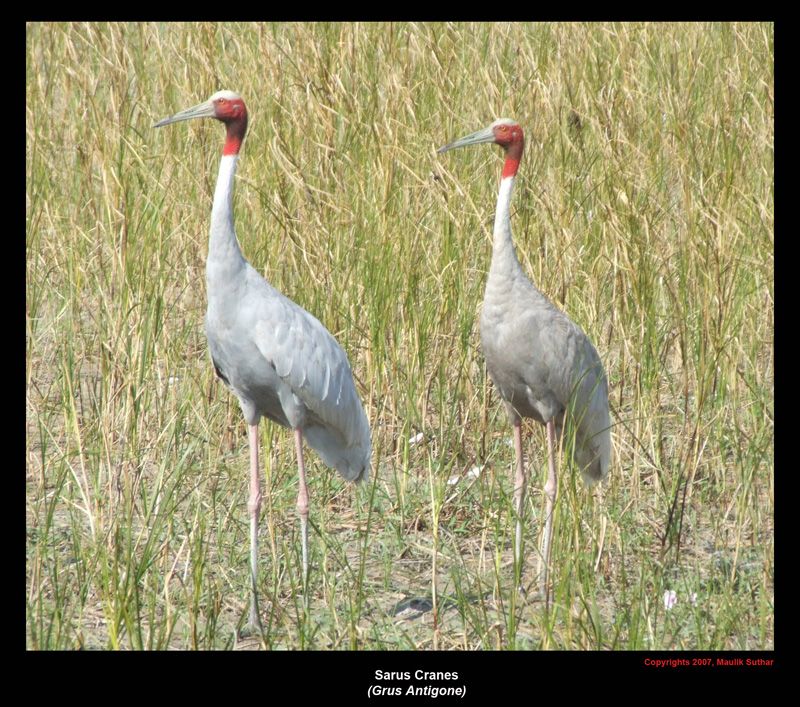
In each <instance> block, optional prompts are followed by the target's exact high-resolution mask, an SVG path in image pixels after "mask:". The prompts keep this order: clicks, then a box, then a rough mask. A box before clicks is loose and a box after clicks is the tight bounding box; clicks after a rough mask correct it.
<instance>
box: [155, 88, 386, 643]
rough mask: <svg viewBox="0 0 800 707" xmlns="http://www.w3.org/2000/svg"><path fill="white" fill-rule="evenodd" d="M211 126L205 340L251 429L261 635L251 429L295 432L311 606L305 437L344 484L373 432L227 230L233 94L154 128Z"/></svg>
mask: <svg viewBox="0 0 800 707" xmlns="http://www.w3.org/2000/svg"><path fill="white" fill-rule="evenodd" d="M192 118H216V119H217V120H219V121H221V122H222V123H223V124H224V125H225V127H226V128H227V134H226V139H225V148H224V150H223V152H222V160H221V162H220V166H219V177H218V178H217V186H216V189H215V191H214V202H213V206H212V208H211V236H210V240H209V244H208V260H207V262H206V284H207V288H208V310H207V312H206V338H207V339H208V348H209V350H210V351H211V360H212V362H213V363H214V369H215V371H216V372H217V375H218V376H219V377H220V378H221V379H222V381H223V382H224V383H225V384H226V385H227V386H228V387H229V388H230V389H231V391H232V392H233V393H234V395H236V397H237V398H239V404H240V406H241V408H242V413H244V418H245V420H246V421H247V424H248V425H249V428H250V434H249V442H250V499H249V502H248V504H247V508H248V511H249V513H250V580H251V581H250V596H251V602H250V631H251V632H252V633H256V632H259V633H263V629H262V627H261V617H260V616H259V612H258V595H257V591H256V579H257V572H258V516H259V511H260V510H261V482H260V480H259V474H258V422H259V420H260V419H261V418H262V417H266V418H268V419H270V420H272V421H273V422H277V423H278V424H279V425H283V426H284V427H289V428H291V429H292V430H293V432H294V442H295V449H296V453H297V470H298V473H299V476H300V492H299V493H298V496H297V511H298V513H299V514H300V525H301V531H302V543H303V587H304V592H305V601H306V604H307V603H308V508H309V502H308V489H307V488H306V472H305V465H304V462H303V438H304V437H305V440H306V441H307V442H308V444H309V446H310V447H311V448H312V449H314V450H316V452H317V453H318V454H319V455H320V457H321V458H322V461H323V462H325V464H326V465H327V466H329V467H331V468H333V469H337V470H338V471H339V473H340V474H341V475H342V476H343V477H344V478H345V479H347V480H348V481H361V480H367V479H368V477H369V459H370V447H371V445H370V433H369V424H368V423H367V417H366V415H365V414H364V409H363V408H362V406H361V401H360V400H359V398H358V393H356V386H355V383H354V381H353V372H352V370H351V368H350V362H349V361H348V360H347V354H345V352H344V351H343V350H342V347H341V346H339V344H338V343H337V342H336V339H334V338H333V336H331V334H330V332H329V331H328V330H327V329H326V328H325V327H324V326H323V325H322V324H321V323H320V321H319V320H318V319H317V318H316V317H314V316H313V315H311V314H309V313H308V312H307V311H306V310H305V309H303V308H302V307H300V306H299V305H297V304H295V303H294V302H292V301H291V300H290V299H289V298H288V297H286V296H284V295H283V294H281V293H280V292H278V290H276V289H275V288H274V287H273V286H272V285H270V284H269V283H268V282H267V281H266V280H265V279H264V278H263V277H261V275H260V274H259V273H258V272H257V271H256V270H255V268H253V267H252V266H251V265H250V263H248V262H247V261H246V260H245V258H244V256H243V255H242V252H241V250H240V249H239V242H238V240H237V238H236V232H235V231H234V227H233V203H232V201H233V176H234V174H235V172H236V162H237V160H238V159H239V148H241V146H242V141H243V140H244V136H245V132H247V108H246V107H245V105H244V101H243V100H242V99H241V97H240V96H239V95H238V94H236V93H234V92H233V91H219V92H217V93H215V94H214V95H213V96H211V98H209V99H208V100H207V101H204V102H203V103H200V104H199V105H196V106H194V107H193V108H189V109H187V110H184V111H181V112H180V113H176V114H175V115H173V116H172V117H170V118H165V119H164V120H162V121H160V122H158V123H156V124H155V125H154V126H153V127H156V128H158V127H161V126H162V125H168V124H169V123H177V122H178V121H181V120H190V119H192Z"/></svg>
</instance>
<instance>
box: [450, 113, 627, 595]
mask: <svg viewBox="0 0 800 707" xmlns="http://www.w3.org/2000/svg"><path fill="white" fill-rule="evenodd" d="M480 143H495V144H497V145H500V146H501V147H502V148H503V149H504V150H505V157H506V159H505V165H504V167H503V177H502V180H501V182H500V193H499V195H498V198H497V209H496V212H495V218H494V237H493V245H492V262H491V265H490V267H489V277H488V280H487V282H486V293H485V295H484V299H483V309H482V311H481V348H482V349H483V355H484V358H485V359H486V368H487V370H488V371H489V376H490V378H491V379H492V381H493V383H494V385H495V387H496V388H497V390H498V391H499V393H500V397H501V398H502V399H503V401H504V402H505V406H506V411H507V412H508V417H509V419H510V421H511V424H512V425H513V428H514V447H515V451H516V469H517V470H516V479H515V482H514V501H515V507H516V514H517V524H516V563H517V567H518V569H519V571H520V572H521V559H522V520H523V509H524V501H525V486H526V483H527V478H526V475H525V462H524V457H523V452H522V418H524V417H529V418H532V419H534V420H537V421H538V422H541V423H543V424H544V425H545V426H546V431H547V450H548V475H547V482H546V484H545V487H544V490H545V496H546V504H545V505H546V509H545V527H544V534H543V537H542V546H541V554H540V572H539V579H540V580H541V582H542V587H543V590H544V596H545V600H547V598H548V596H549V593H548V588H547V587H548V584H547V576H548V567H549V564H550V548H551V545H552V540H553V535H552V534H553V511H554V508H555V501H556V493H557V489H558V482H557V475H556V457H555V446H556V439H557V438H559V439H563V437H562V435H563V433H564V428H565V426H569V427H571V429H572V431H573V434H572V438H571V439H570V438H569V436H568V437H567V438H566V439H568V440H570V445H571V449H572V455H573V458H574V460H575V462H576V464H577V466H578V468H579V469H580V471H581V472H582V475H583V478H584V481H585V482H586V483H588V484H592V483H594V482H596V481H599V480H601V479H603V478H604V477H605V476H606V475H607V474H608V470H609V466H610V463H611V422H610V415H609V408H608V383H607V381H606V375H605V372H604V370H603V365H602V363H601V362H600V356H599V355H598V353H597V349H595V347H594V346H593V345H592V343H591V342H590V341H589V339H588V338H587V336H586V334H584V333H583V331H581V329H580V328H579V327H578V326H577V325H576V324H574V323H573V322H572V320H571V319H570V318H569V317H568V316H567V315H566V314H564V313H563V312H562V311H561V310H559V309H558V308H557V307H556V306H555V305H553V304H552V303H551V302H550V300H548V299H547V297H545V296H544V295H543V294H542V293H541V292H540V291H539V290H538V288H537V287H536V285H534V284H533V282H531V280H530V279H529V278H528V276H527V275H526V274H525V272H524V270H523V269H522V266H521V265H520V262H519V259H518V258H517V254H516V251H515V250H514V243H513V241H512V238H511V219H510V213H509V209H510V202H511V190H512V189H513V187H514V179H515V178H516V176H517V169H518V168H519V163H520V160H521V159H522V151H523V148H524V146H525V137H524V135H523V132H522V128H521V127H520V126H519V124H518V123H517V122H516V121H513V120H509V119H508V118H500V119H499V120H496V121H495V122H494V123H492V124H491V125H490V126H489V127H488V128H484V129H483V130H479V131H478V132H475V133H472V134H470V135H467V136H465V137H462V138H460V139H458V140H455V141H454V142H451V143H449V144H447V145H445V146H444V147H441V148H439V150H438V152H445V151H447V150H453V149H455V148H456V147H465V146H467V145H477V144H480ZM542 566H543V570H542V569H541V568H542Z"/></svg>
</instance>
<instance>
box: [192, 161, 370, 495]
mask: <svg viewBox="0 0 800 707" xmlns="http://www.w3.org/2000/svg"><path fill="white" fill-rule="evenodd" d="M226 160H231V157H228V156H226V157H224V158H223V164H222V166H221V167H220V176H219V181H218V184H217V192H216V193H215V198H214V208H213V209H212V215H211V222H212V228H211V232H212V237H211V241H210V244H209V254H208V261H207V264H206V281H207V287H208V311H207V313H206V336H207V337H208V346H209V350H210V352H211V357H212V359H213V361H214V366H215V368H216V370H217V373H218V374H219V376H220V378H222V379H223V380H224V381H225V383H226V384H227V385H228V386H229V387H230V389H231V390H232V391H233V393H234V394H235V395H236V396H237V397H238V398H239V402H240V404H241V408H242V412H243V413H244V416H245V419H246V420H247V422H248V424H250V425H253V424H256V423H257V422H258V420H259V419H260V418H261V416H262V415H263V416H264V417H267V418H269V419H270V420H272V421H273V422H277V423H278V424H280V425H283V426H285V427H290V428H292V429H298V428H300V429H302V431H303V437H304V438H305V440H306V441H307V442H308V444H309V446H310V447H311V448H312V449H314V450H315V451H316V452H317V453H318V454H319V456H320V457H321V458H322V461H323V462H325V464H327V465H328V466H329V467H331V468H335V469H337V470H338V471H339V473H340V474H341V475H342V476H343V477H344V478H345V479H347V480H348V481H357V480H359V479H362V478H363V479H364V480H366V479H368V478H369V459H370V431H369V424H368V422H367V418H366V416H365V415H364V411H363V408H362V406H361V401H360V400H359V398H358V394H357V392H356V388H355V383H354V381H353V373H352V370H351V368H350V363H349V361H348V359H347V355H346V354H345V352H344V351H343V350H342V348H341V346H339V344H338V343H337V341H336V340H335V339H334V338H333V336H332V335H331V334H330V333H329V332H328V330H327V329H326V328H325V327H324V326H323V325H322V324H321V323H320V321H319V320H318V319H317V318H316V317H314V316H313V315H312V314H310V313H308V312H307V311H306V310H305V309H303V308H302V307H300V306H299V305H297V304H295V303H294V302H292V301H291V300H290V299H289V298H288V297H286V296H285V295H283V294H282V293H281V292H279V291H278V290H276V289H275V288H274V287H273V286H272V285H270V284H269V283H268V282H267V281H266V280H265V279H264V278H263V277H261V275H260V274H259V273H258V272H257V271H256V270H255V269H254V268H253V267H252V266H251V265H250V264H249V263H248V262H247V261H246V260H245V259H244V256H242V254H241V251H240V249H239V245H238V242H237V240H236V235H235V233H234V231H233V219H232V217H230V216H229V214H230V210H229V209H227V210H226V209H224V208H219V209H218V208H217V207H218V205H224V204H226V203H230V202H229V195H228V194H227V192H226V191H225V189H226V184H227V183H228V181H229V182H230V184H231V185H232V176H233V170H234V169H235V159H232V164H226ZM228 170H230V172H229V171H228ZM228 188H230V186H229V187H228Z"/></svg>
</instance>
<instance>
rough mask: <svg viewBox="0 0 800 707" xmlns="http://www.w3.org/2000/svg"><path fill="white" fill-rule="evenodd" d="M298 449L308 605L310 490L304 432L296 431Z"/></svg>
mask: <svg viewBox="0 0 800 707" xmlns="http://www.w3.org/2000/svg"><path fill="white" fill-rule="evenodd" d="M294 443H295V448H296V449H297V470H298V472H299V474H300V492H299V493H298V494H297V512H298V513H299V514H300V529H301V532H302V537H303V594H304V596H305V601H306V605H308V505H309V504H308V488H307V487H306V467H305V464H304V463H303V430H301V429H296V430H295V431H294Z"/></svg>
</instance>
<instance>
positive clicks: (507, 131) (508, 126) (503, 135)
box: [437, 118, 525, 179]
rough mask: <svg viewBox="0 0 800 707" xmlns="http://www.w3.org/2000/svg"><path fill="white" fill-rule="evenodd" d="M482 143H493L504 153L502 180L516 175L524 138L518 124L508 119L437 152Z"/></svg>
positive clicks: (501, 119)
mask: <svg viewBox="0 0 800 707" xmlns="http://www.w3.org/2000/svg"><path fill="white" fill-rule="evenodd" d="M482 142H493V143H495V144H497V145H500V146H501V147H502V148H503V149H504V150H505V151H506V164H505V166H504V167H503V178H504V179H505V178H506V177H513V176H514V175H515V174H516V173H517V168H518V167H519V161H520V160H521V159H522V150H523V149H524V147H525V136H524V135H523V133H522V128H521V127H520V126H519V123H517V122H516V121H515V120H511V119H509V118H500V119H498V120H495V121H494V123H492V124H491V125H490V126H489V127H488V128H484V129H483V130H479V131H478V132H476V133H472V134H471V135H467V136H465V137H462V138H460V139H458V140H455V141H454V142H451V143H450V144H448V145H445V146H444V147H440V148H439V149H438V150H437V152H446V151H447V150H452V149H454V148H456V147H464V146H466V145H477V144H479V143H482Z"/></svg>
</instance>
